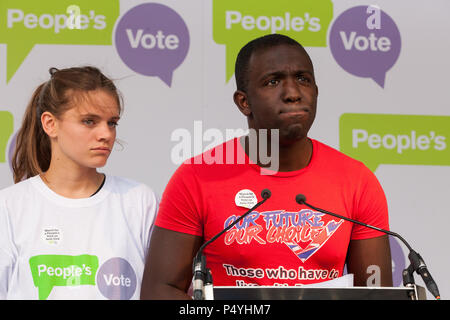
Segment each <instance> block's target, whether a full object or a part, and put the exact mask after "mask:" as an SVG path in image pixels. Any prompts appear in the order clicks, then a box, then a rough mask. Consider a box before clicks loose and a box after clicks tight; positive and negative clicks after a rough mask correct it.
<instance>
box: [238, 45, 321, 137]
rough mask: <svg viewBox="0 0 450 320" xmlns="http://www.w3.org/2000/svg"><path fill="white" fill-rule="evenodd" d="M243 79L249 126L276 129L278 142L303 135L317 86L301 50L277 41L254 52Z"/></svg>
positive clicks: (308, 125) (310, 120) (309, 121)
mask: <svg viewBox="0 0 450 320" xmlns="http://www.w3.org/2000/svg"><path fill="white" fill-rule="evenodd" d="M247 79H248V85H247V92H246V99H247V101H246V103H247V104H248V108H249V113H248V114H247V116H248V123H249V127H250V128H253V129H279V130H280V131H279V135H280V143H281V144H282V145H283V144H290V143H293V142H295V141H297V140H299V139H302V138H305V137H306V136H307V134H308V131H309V129H310V128H311V125H312V123H313V121H314V118H315V115H316V104H317V95H318V89H317V86H316V82H315V79H314V71H313V66H312V64H311V62H310V59H309V58H308V56H307V54H306V53H305V52H304V51H303V50H301V49H300V48H298V47H295V46H290V45H279V46H276V47H272V48H269V49H266V50H264V49H263V50H259V51H256V52H254V53H253V55H252V56H251V58H250V62H249V74H248V75H247Z"/></svg>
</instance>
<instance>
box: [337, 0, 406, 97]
mask: <svg viewBox="0 0 450 320" xmlns="http://www.w3.org/2000/svg"><path fill="white" fill-rule="evenodd" d="M329 45H330V49H331V53H332V54H333V57H334V59H335V60H336V61H337V63H338V64H339V65H340V66H341V67H342V68H343V69H344V70H346V71H347V72H349V73H351V74H353V75H355V76H358V77H364V78H371V79H373V80H374V81H375V82H376V83H377V84H378V85H379V86H381V87H382V88H384V83H385V78H386V72H387V71H388V70H389V69H391V68H392V66H393V65H394V64H395V62H396V61H397V58H398V56H399V54H400V48H401V40H400V32H399V30H398V28H397V25H396V24H395V22H394V20H392V18H391V17H390V16H389V15H388V14H387V13H385V12H384V11H383V10H381V9H380V8H379V7H376V6H369V7H367V6H357V7H353V8H350V9H348V10H346V11H344V12H343V13H342V14H341V15H339V17H337V19H336V20H335V22H334V23H333V26H332V27H331V29H330V33H329Z"/></svg>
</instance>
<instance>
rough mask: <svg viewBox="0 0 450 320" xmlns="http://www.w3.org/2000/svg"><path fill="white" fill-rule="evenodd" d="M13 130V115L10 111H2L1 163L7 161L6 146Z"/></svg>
mask: <svg viewBox="0 0 450 320" xmlns="http://www.w3.org/2000/svg"><path fill="white" fill-rule="evenodd" d="M13 130H14V118H13V115H12V114H11V113H10V112H8V111H0V162H5V161H6V146H7V145H8V140H9V137H10V136H11V134H12V133H13Z"/></svg>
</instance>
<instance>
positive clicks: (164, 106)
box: [0, 0, 450, 299]
mask: <svg viewBox="0 0 450 320" xmlns="http://www.w3.org/2000/svg"><path fill="white" fill-rule="evenodd" d="M30 1H31V0H30ZM76 2H77V1H75V0H74V1H73V3H76ZM298 2H301V1H298ZM142 3H145V1H131V0H127V1H125V0H122V1H120V15H119V17H118V18H117V22H118V21H120V20H121V18H122V17H123V16H124V15H125V14H126V13H127V12H128V11H129V10H130V9H132V8H134V7H135V6H137V5H139V4H142ZM153 3H161V4H164V5H165V6H167V7H169V8H171V9H173V10H175V11H176V12H177V13H178V14H179V15H180V16H181V17H182V19H183V20H184V22H185V24H186V26H187V28H188V30H189V50H188V53H187V55H186V58H185V59H184V61H183V62H182V63H181V65H180V66H179V67H177V68H176V69H175V71H174V73H173V79H172V82H171V85H170V86H168V85H167V84H166V83H165V82H163V81H162V80H161V79H160V78H158V77H155V76H146V75H141V74H138V73H137V72H135V71H133V70H131V69H130V68H129V67H128V66H127V65H126V64H125V63H124V61H123V60H122V59H121V57H120V56H119V54H118V52H117V50H116V48H115V45H114V42H113V43H112V44H110V45H71V44H52V45H49V44H44V43H41V44H40V43H38V44H36V45H35V46H34V48H33V49H32V50H31V52H30V53H29V55H28V56H26V58H25V59H24V61H23V62H22V64H21V65H20V67H19V68H18V69H17V71H16V72H15V74H14V75H13V76H12V78H11V79H10V80H9V81H7V76H6V75H7V71H6V70H7V67H8V65H7V60H6V57H7V49H8V45H9V44H6V43H5V41H3V39H2V38H1V34H0V111H8V112H10V113H11V114H12V116H13V119H14V132H16V131H17V130H18V128H19V127H20V124H21V120H22V115H23V112H24V109H25V107H26V105H27V102H28V100H29V99H30V97H31V94H32V92H33V90H34V89H35V88H36V87H37V86H38V85H39V84H40V83H42V82H43V81H47V80H48V78H49V76H48V69H49V68H50V67H58V68H64V67H71V66H80V65H86V64H89V65H95V66H97V67H99V68H100V69H101V70H102V71H104V73H105V74H107V75H109V76H111V77H112V78H113V79H116V84H117V86H118V88H119V89H120V91H121V92H122V94H123V96H124V101H125V109H124V114H123V116H122V119H121V120H120V124H119V127H118V137H119V139H120V140H121V141H122V145H123V148H122V147H121V146H119V145H116V147H115V149H116V150H115V151H114V152H113V154H112V156H111V157H110V160H109V162H108V165H107V166H106V167H105V168H104V169H102V170H103V171H104V172H107V173H110V174H114V175H119V176H125V177H128V178H131V179H135V180H138V181H141V182H144V183H146V184H148V185H149V186H150V187H152V188H153V189H154V190H155V191H156V192H157V193H158V194H159V195H161V194H162V192H163V190H164V187H165V185H166V184H167V182H168V180H169V178H170V176H171V175H172V173H173V172H174V170H175V169H176V168H177V166H178V164H177V163H174V162H173V161H172V159H171V150H172V148H173V147H174V146H175V145H176V144H177V142H175V141H171V134H172V133H173V132H174V130H176V129H179V128H186V129H188V130H189V131H190V132H192V133H193V127H194V121H202V125H203V130H206V129H208V128H217V129H219V130H221V131H222V132H223V133H224V134H225V129H227V128H228V129H237V128H246V119H245V118H244V116H242V115H241V114H240V113H239V111H238V110H237V108H236V107H235V106H234V103H233V100H232V95H233V92H234V90H235V83H234V78H232V79H231V80H230V81H229V82H228V83H227V82H226V81H225V78H226V75H225V58H226V56H225V55H226V51H225V46H224V45H222V44H217V43H216V42H215V41H214V39H213V20H214V17H213V2H212V0H208V1H204V0H190V1H180V0H166V1H153ZM258 3H260V4H261V6H262V5H263V4H265V3H266V1H259V2H258ZM267 4H269V1H267ZM369 4H374V3H373V2H367V3H364V2H363V3H362V1H357V0H335V1H333V20H332V21H331V24H330V26H331V25H332V24H333V22H334V20H335V19H336V18H337V17H339V15H340V14H341V13H342V12H344V11H345V10H347V9H349V8H352V7H355V6H360V5H369ZM375 4H377V5H378V6H379V7H380V8H381V9H382V10H383V11H384V12H386V13H388V14H389V16H390V17H391V18H392V19H393V20H394V21H395V23H396V25H397V27H398V29H399V31H400V34H401V51H400V55H399V57H398V59H397V61H396V62H395V64H394V66H393V67H392V68H391V69H390V70H389V71H388V72H387V75H386V81H385V85H384V87H381V86H379V85H378V84H376V83H375V82H374V81H373V80H372V79H369V78H362V77H358V76H355V75H353V74H351V73H349V72H347V71H346V70H344V69H343V68H342V67H340V65H339V64H338V63H337V62H336V60H335V59H334V57H333V55H332V53H331V50H330V47H329V45H327V46H325V47H307V50H308V52H309V53H310V56H311V58H312V60H313V62H314V66H315V72H316V81H317V83H318V86H319V92H320V94H319V102H318V113H317V117H316V120H315V123H314V125H313V128H312V129H311V131H310V136H311V137H313V138H315V139H318V140H320V141H322V142H324V143H326V144H328V145H330V146H332V147H334V148H336V149H339V147H340V144H339V143H340V142H339V118H340V116H341V115H342V114H344V113H383V114H405V115H438V116H449V115H450V102H449V99H448V86H449V84H450V81H449V78H448V75H449V74H450V62H449V57H450V41H449V37H448V34H449V32H450V19H449V18H450V2H449V1H448V0H433V1H423V0H422V1H418V0H397V1H388V0H384V1H382V0H380V1H376V3H375ZM0 9H1V10H2V11H1V12H0V15H1V16H0V21H4V19H6V12H5V10H6V9H5V8H4V7H1V6H0ZM286 10H289V8H286ZM117 22H113V23H117ZM2 23H3V22H2ZM115 32H116V30H114V31H113V35H112V37H114V33H115ZM17 41H20V39H18V40H17ZM449 127H450V126H449ZM12 137H13V135H11V136H10V137H9V138H8V139H9V140H8V141H9V142H8V146H7V148H6V149H5V150H0V152H5V154H7V152H8V147H9V144H10V143H11V140H12ZM208 144H209V142H207V141H206V142H204V146H206V145H208ZM193 155H194V154H193ZM449 162H450V161H449ZM375 174H376V175H377V177H378V179H379V180H380V182H381V184H382V186H383V188H384V190H385V192H386V195H387V199H388V205H389V210H390V228H391V230H393V231H395V232H398V233H400V234H401V235H403V236H404V238H406V239H407V240H408V241H409V242H410V244H411V245H412V247H413V248H415V249H416V250H417V251H418V252H419V253H421V254H422V256H423V257H424V259H425V261H426V262H427V264H428V267H429V270H430V272H431V273H432V275H433V277H434V278H435V280H436V282H437V284H438V286H439V288H440V291H441V295H442V297H443V299H449V297H450V281H448V279H447V274H446V271H447V269H448V268H449V267H450V258H449V254H448V253H447V250H446V247H447V245H448V244H449V240H448V238H447V232H448V226H450V215H449V214H448V205H447V199H448V196H449V195H450V179H449V178H450V166H435V165H408V164H404V165H402V164H397V165H388V164H381V165H380V166H379V167H378V168H377V170H376V171H375ZM12 183H13V180H12V174H11V170H10V167H9V163H8V159H6V161H5V162H0V188H4V187H7V186H9V185H11V184H12ZM416 280H417V282H418V283H419V284H421V285H423V282H422V281H421V280H419V277H418V276H417V275H416ZM399 281H400V280H399V279H397V280H396V281H395V282H397V284H398V282H399Z"/></svg>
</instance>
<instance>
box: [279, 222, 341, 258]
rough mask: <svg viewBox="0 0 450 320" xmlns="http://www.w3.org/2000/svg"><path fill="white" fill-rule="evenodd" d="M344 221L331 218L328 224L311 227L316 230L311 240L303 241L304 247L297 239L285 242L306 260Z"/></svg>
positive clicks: (298, 255)
mask: <svg viewBox="0 0 450 320" xmlns="http://www.w3.org/2000/svg"><path fill="white" fill-rule="evenodd" d="M343 222H344V220H343V219H341V220H340V221H339V222H336V221H334V220H331V221H329V222H328V223H327V224H326V226H323V227H311V228H312V229H314V231H315V232H314V233H313V234H312V235H311V241H310V242H303V243H301V244H302V245H303V246H304V247H303V248H302V247H301V246H300V243H298V242H295V241H290V242H285V244H286V245H287V246H288V247H289V249H291V250H292V252H293V253H294V254H295V255H296V256H297V257H298V258H299V259H300V260H301V261H302V262H305V261H306V260H308V259H309V258H310V257H311V256H312V255H313V254H314V253H316V252H317V251H318V250H319V249H320V248H321V247H322V246H323V245H324V244H325V243H326V242H327V241H328V239H330V237H331V236H332V235H333V233H334V232H335V231H336V230H337V229H338V228H339V227H340V226H341V224H342V223H343Z"/></svg>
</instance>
